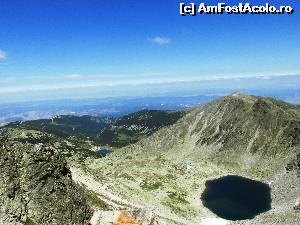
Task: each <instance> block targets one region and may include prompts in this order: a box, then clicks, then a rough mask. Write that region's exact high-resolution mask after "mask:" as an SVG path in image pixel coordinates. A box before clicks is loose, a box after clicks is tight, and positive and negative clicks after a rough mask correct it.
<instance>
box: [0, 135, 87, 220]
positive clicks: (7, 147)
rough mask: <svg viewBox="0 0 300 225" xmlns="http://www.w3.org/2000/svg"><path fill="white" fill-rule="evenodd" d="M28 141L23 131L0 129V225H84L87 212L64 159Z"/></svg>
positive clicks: (81, 195) (41, 145)
mask: <svg viewBox="0 0 300 225" xmlns="http://www.w3.org/2000/svg"><path fill="white" fill-rule="evenodd" d="M36 135H37V140H36V141H37V142H38V138H39V135H41V134H36ZM31 138H32V137H31ZM30 142H32V141H29V142H28V141H27V140H26V131H20V130H13V129H9V130H0V174H1V176H0V224H1V223H2V224H5V225H7V224H16V223H18V222H20V223H24V224H43V225H46V224H57V225H58V224H59V225H64V224H88V223H89V218H90V217H91V214H92V213H91V209H90V208H89V206H88V204H87V202H86V199H85V198H84V197H83V196H84V195H83V194H82V191H81V189H80V188H79V187H77V186H75V184H74V183H73V181H72V177H71V173H70V171H69V168H68V167H67V164H66V161H65V159H64V157H63V156H61V155H60V154H59V152H58V151H57V149H55V147H53V146H52V145H51V144H50V143H49V144H38V143H37V144H32V143H30Z"/></svg>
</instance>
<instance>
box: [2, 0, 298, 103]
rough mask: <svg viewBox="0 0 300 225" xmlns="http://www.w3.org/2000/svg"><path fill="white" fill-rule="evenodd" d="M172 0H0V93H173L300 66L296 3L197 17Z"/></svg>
mask: <svg viewBox="0 0 300 225" xmlns="http://www.w3.org/2000/svg"><path fill="white" fill-rule="evenodd" d="M180 2H181V1H177V0H165V1H156V0H152V1H137V0H115V1H108V0H107V1H104V0H97V1H96V0H89V1H80V0H74V1H64V0H51V1H50V0H43V1H39V0H26V1H19V0H1V2H0V95H1V96H0V101H26V100H28V101H29V100H35V99H51V98H73V97H75V98H85V97H109V96H119V95H126V94H130V95H156V94H160V95H163V94H170V93H173V94H174V93H177V94H178V95H180V94H181V93H180V90H181V87H180V84H182V85H183V86H185V88H186V87H187V85H192V84H193V83H195V82H202V83H205V82H206V81H207V80H220V79H221V80H222V79H226V80H230V79H236V78H241V77H242V78H245V79H252V78H253V77H257V76H258V77H264V76H265V77H267V78H268V79H272V78H273V77H276V76H279V75H285V76H287V75H293V76H297V75H299V74H300V63H299V58H300V38H299V37H300V14H299V12H298V10H299V9H300V7H299V4H297V2H295V1H291V0H287V1H281V2H279V1H278V0H273V1H269V3H274V4H275V5H278V4H280V3H281V4H286V5H289V4H290V5H292V6H293V7H294V9H295V13H294V14H293V15H282V16H278V15H246V16H245V15H203V16H197V17H182V16H180V15H179V3H180ZM214 2H216V1H208V2H207V3H208V4H213V3H214ZM232 2H238V1H230V3H232ZM252 3H263V1H252ZM258 80H259V81H258V82H259V83H261V82H262V81H263V79H258ZM275 80H277V79H275ZM298 81H299V79H298ZM172 83H176V85H170V84H172ZM242 83H243V85H241V86H242V87H245V84H244V83H247V80H246V81H243V82H242ZM148 84H149V85H148ZM216 85H218V88H221V87H222V82H218V84H216ZM274 85H275V86H276V85H277V86H276V87H278V89H280V85H281V83H280V82H278V83H275V84H274ZM291 85H292V86H293V88H295V90H296V91H297V88H296V87H297V86H298V87H299V86H300V84H299V83H297V82H296V83H295V82H294V83H291ZM153 86H156V87H157V86H161V87H164V88H165V92H164V91H161V90H164V89H163V88H161V90H160V91H159V92H156V91H155V90H156V89H155V88H154V89H153V88H152V87H153ZM150 87H151V88H150ZM201 87H202V86H201ZM201 87H200V86H199V88H201ZM148 88H150V89H151V90H147V89H148ZM212 88H213V87H212ZM238 88H239V86H237V89H238ZM91 89H93V90H94V91H93V92H91V91H90V90H91ZM109 89H114V91H113V92H109V93H110V94H108V91H107V90H109ZM216 89H217V87H216ZM101 90H102V92H101ZM118 90H120V91H119V92H118ZM135 90H137V91H135ZM138 90H140V91H138ZM141 90H144V91H141ZM201 91H202V92H203V90H199V93H200V92H201ZM104 92H105V93H104ZM202 92H201V93H202ZM32 93H34V94H32ZM55 93H56V94H55ZM57 93H59V95H58V94H57ZM87 93H89V94H87ZM189 94H198V92H197V88H194V91H193V92H190V93H189Z"/></svg>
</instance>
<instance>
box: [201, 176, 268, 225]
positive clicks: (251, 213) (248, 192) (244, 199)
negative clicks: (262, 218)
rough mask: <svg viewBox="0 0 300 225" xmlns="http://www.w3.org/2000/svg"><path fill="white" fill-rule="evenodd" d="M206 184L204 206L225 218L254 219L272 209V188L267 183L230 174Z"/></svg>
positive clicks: (202, 197)
mask: <svg viewBox="0 0 300 225" xmlns="http://www.w3.org/2000/svg"><path fill="white" fill-rule="evenodd" d="M205 185H206V188H205V191H204V192H203V194H202V196H201V199H202V202H203V204H204V206H205V207H207V208H208V209H210V210H211V211H212V212H213V213H215V214H216V215H218V216H219V217H221V218H223V219H227V220H245V219H253V218H254V217H255V216H256V215H258V214H260V213H263V212H266V211H268V210H270V209H271V189H270V187H269V185H267V184H265V183H262V182H259V181H255V180H251V179H248V178H244V177H240V176H231V175H230V176H225V177H221V178H218V179H215V180H208V181H206V184H205Z"/></svg>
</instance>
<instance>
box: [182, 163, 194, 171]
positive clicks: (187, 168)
mask: <svg viewBox="0 0 300 225" xmlns="http://www.w3.org/2000/svg"><path fill="white" fill-rule="evenodd" d="M183 168H184V169H185V170H191V169H192V168H193V166H192V164H191V163H185V164H184V166H183Z"/></svg>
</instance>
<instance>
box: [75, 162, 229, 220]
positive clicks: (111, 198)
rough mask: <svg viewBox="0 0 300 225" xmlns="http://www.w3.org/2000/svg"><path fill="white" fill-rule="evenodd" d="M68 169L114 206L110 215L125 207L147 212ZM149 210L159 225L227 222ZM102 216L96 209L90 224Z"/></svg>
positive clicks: (76, 178)
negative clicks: (171, 222) (197, 219)
mask: <svg viewBox="0 0 300 225" xmlns="http://www.w3.org/2000/svg"><path fill="white" fill-rule="evenodd" d="M70 170H71V173H72V178H73V180H74V181H75V182H77V183H80V184H82V185H84V186H85V187H86V188H87V189H88V190H90V191H93V192H95V193H97V194H98V197H99V198H100V199H101V200H102V201H104V202H106V203H107V204H108V205H110V206H112V207H113V208H114V211H112V212H106V214H109V213H111V214H112V215H110V216H112V217H113V216H114V215H117V214H118V213H116V212H120V211H122V210H126V209H127V210H133V209H139V210H143V211H145V212H146V211H148V212H149V208H147V207H146V206H144V205H140V204H137V203H134V202H132V201H129V200H126V199H123V198H121V197H119V196H116V195H114V194H113V193H111V192H110V191H108V188H107V185H105V184H101V183H100V182H98V181H96V180H95V179H93V178H92V177H90V176H88V175H86V174H85V173H84V172H82V171H81V170H79V169H77V168H74V167H72V168H70ZM150 211H151V212H150V213H151V214H152V215H156V217H157V218H161V219H162V221H160V222H158V223H157V224H159V225H167V224H169V223H165V222H163V221H174V222H175V223H176V224H188V225H211V224H214V225H226V224H227V223H226V222H225V221H224V220H219V219H216V218H207V219H204V220H202V221H199V222H195V221H189V220H183V219H174V218H173V216H172V215H167V214H165V213H163V212H161V211H159V212H158V211H157V210H150ZM103 216H104V215H103V214H102V213H101V211H99V210H96V211H95V212H94V215H93V217H92V219H91V224H92V225H98V224H99V221H101V220H102V219H103ZM107 216H108V215H107ZM110 216H109V217H110ZM104 217H105V216H104ZM101 224H103V223H101ZM110 224H111V223H110Z"/></svg>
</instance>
